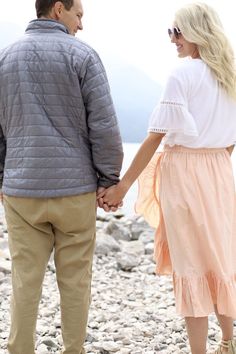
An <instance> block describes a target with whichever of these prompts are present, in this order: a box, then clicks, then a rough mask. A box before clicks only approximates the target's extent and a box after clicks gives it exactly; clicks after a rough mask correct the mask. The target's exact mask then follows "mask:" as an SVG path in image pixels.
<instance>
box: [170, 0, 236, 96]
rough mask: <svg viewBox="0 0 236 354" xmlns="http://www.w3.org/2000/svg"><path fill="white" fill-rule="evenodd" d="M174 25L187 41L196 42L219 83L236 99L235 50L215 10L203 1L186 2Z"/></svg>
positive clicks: (177, 13)
mask: <svg viewBox="0 0 236 354" xmlns="http://www.w3.org/2000/svg"><path fill="white" fill-rule="evenodd" d="M175 25H176V26H177V27H178V28H179V29H180V31H181V33H182V35H183V37H184V38H185V39H186V40H187V41H188V42H190V43H195V44H196V45H197V48H198V52H199V55H200V58H201V59H202V60H203V61H204V62H205V63H206V64H207V65H208V66H209V67H210V68H211V70H212V72H213V73H214V75H215V77H216V79H217V81H218V82H219V84H220V86H221V87H222V88H223V89H225V91H226V92H227V93H228V94H229V95H230V96H232V97H234V98H235V99H236V68H235V60H234V52H233V49H232V47H231V44H230V42H229V40H228V38H227V37H226V35H225V33H224V30H223V27H222V24H221V21H220V19H219V17H218V15H217V13H216V12H215V10H214V9H213V8H212V7H210V6H208V5H207V4H204V3H200V2H197V3H192V4H189V5H186V6H184V7H182V8H181V9H180V10H178V11H177V12H176V14H175Z"/></svg>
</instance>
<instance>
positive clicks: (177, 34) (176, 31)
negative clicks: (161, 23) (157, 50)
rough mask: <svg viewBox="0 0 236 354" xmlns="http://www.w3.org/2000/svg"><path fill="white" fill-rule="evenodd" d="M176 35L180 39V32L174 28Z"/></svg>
mask: <svg viewBox="0 0 236 354" xmlns="http://www.w3.org/2000/svg"><path fill="white" fill-rule="evenodd" d="M174 35H175V38H177V39H178V38H179V32H178V30H177V28H174Z"/></svg>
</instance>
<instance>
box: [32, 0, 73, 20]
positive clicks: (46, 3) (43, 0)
mask: <svg viewBox="0 0 236 354" xmlns="http://www.w3.org/2000/svg"><path fill="white" fill-rule="evenodd" d="M57 1H60V2H62V3H63V5H64V6H65V8H66V10H70V8H71V7H72V6H73V4H74V0H36V1H35V8H36V14H37V17H38V18H40V17H43V16H47V15H48V14H49V12H50V10H51V9H52V7H53V5H54V4H55V3H56V2H57Z"/></svg>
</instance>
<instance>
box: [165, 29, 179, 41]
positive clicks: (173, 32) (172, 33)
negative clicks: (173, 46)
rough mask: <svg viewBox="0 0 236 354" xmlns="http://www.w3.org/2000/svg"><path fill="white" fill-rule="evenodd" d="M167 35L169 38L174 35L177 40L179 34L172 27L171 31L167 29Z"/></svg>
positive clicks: (177, 30)
mask: <svg viewBox="0 0 236 354" xmlns="http://www.w3.org/2000/svg"><path fill="white" fill-rule="evenodd" d="M168 35H169V37H170V38H171V37H172V36H173V35H174V36H175V38H176V39H179V36H180V35H181V32H180V30H179V29H178V28H177V27H174V28H173V29H171V28H168Z"/></svg>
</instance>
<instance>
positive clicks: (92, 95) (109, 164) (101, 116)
mask: <svg viewBox="0 0 236 354" xmlns="http://www.w3.org/2000/svg"><path fill="white" fill-rule="evenodd" d="M81 90H82V96H83V100H84V104H85V109H86V114H87V125H88V132H89V141H90V144H91V151H92V158H93V163H94V167H95V169H96V171H97V174H98V186H102V187H109V186H111V185H113V184H116V183H117V182H118V181H119V175H120V170H121V166H122V161H123V148H122V141H121V136H120V131H119V127H118V123H117V117H116V113H115V109H114V106H113V102H112V98H111V94H110V87H109V83H108V80H107V75H106V72H105V69H104V67H103V64H102V62H101V60H100V58H99V56H98V54H97V53H96V52H95V51H91V52H90V53H89V54H88V56H87V57H86V59H85V61H84V64H83V67H82V81H81Z"/></svg>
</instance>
